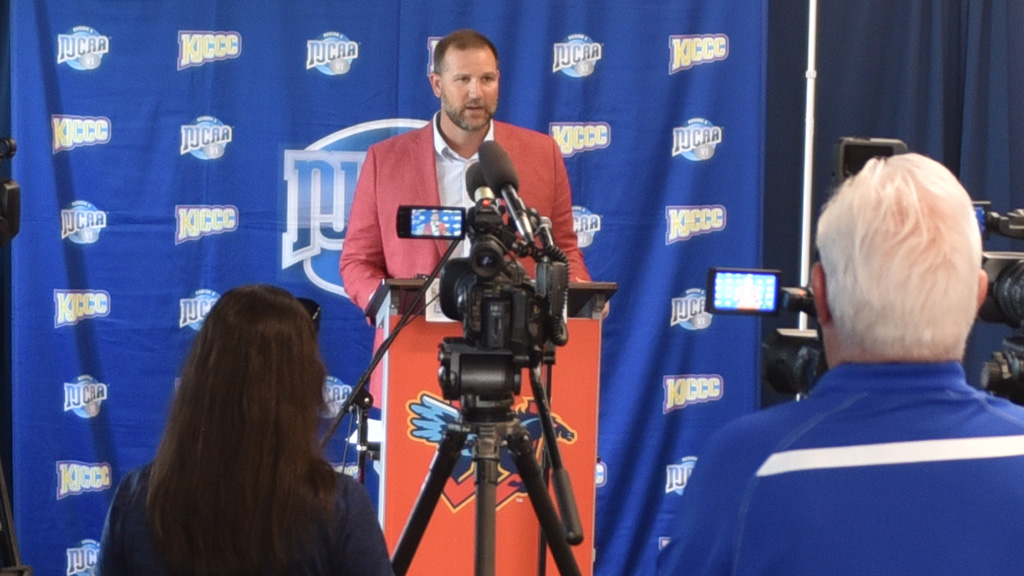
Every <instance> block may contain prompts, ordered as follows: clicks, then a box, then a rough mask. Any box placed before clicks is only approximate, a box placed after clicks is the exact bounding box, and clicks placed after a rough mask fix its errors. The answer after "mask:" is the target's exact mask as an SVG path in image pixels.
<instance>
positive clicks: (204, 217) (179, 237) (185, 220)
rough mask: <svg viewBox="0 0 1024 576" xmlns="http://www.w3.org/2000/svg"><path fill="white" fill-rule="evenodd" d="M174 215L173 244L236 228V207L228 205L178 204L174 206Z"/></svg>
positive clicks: (232, 230)
mask: <svg viewBox="0 0 1024 576" xmlns="http://www.w3.org/2000/svg"><path fill="white" fill-rule="evenodd" d="M174 217H175V219H176V220H177V222H178V225H177V227H176V228H175V229H176V230H177V232H176V233H175V235H174V244H175V245H178V244H181V243H183V242H188V241H189V240H198V239H200V238H202V237H203V236H210V235H211V234H223V233H225V232H234V231H235V230H237V229H238V208H236V207H235V206H230V205H228V206H217V205H214V206H188V205H179V206H175V207H174Z"/></svg>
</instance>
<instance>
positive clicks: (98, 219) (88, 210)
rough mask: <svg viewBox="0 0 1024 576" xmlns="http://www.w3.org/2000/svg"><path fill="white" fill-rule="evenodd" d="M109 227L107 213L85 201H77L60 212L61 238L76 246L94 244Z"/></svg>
mask: <svg viewBox="0 0 1024 576" xmlns="http://www.w3.org/2000/svg"><path fill="white" fill-rule="evenodd" d="M106 227H107V213H106V212H104V211H102V210H100V209H98V208H96V207H95V206H93V205H92V204H91V203H89V202H86V201H85V200H75V201H74V202H72V203H71V206H70V207H68V208H65V209H63V210H61V211H60V238H61V240H63V239H65V238H67V239H68V240H70V241H72V242H74V243H75V244H93V243H95V242H96V241H98V240H99V239H100V231H101V230H103V229H104V228H106Z"/></svg>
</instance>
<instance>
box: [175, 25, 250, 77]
mask: <svg viewBox="0 0 1024 576" xmlns="http://www.w3.org/2000/svg"><path fill="white" fill-rule="evenodd" d="M241 54H242V35H241V34H239V33H238V32H202V31H194V30H179V31H178V70H184V69H185V68H191V67H192V66H202V65H203V64H206V63H207V62H215V61H217V60H227V59H229V58H238V57H239V56H241Z"/></svg>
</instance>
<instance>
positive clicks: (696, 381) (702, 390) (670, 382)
mask: <svg viewBox="0 0 1024 576" xmlns="http://www.w3.org/2000/svg"><path fill="white" fill-rule="evenodd" d="M662 385H663V386H664V387H665V405H664V407H663V408H662V413H664V414H668V413H669V412H671V411H673V410H679V409H681V408H685V407H686V406H688V405H690V404H698V403H701V402H711V401H712V400H721V399H722V377H721V376H719V375H718V374H683V375H681V376H665V377H663V378H662Z"/></svg>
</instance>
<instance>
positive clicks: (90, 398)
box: [64, 374, 107, 418]
mask: <svg viewBox="0 0 1024 576" xmlns="http://www.w3.org/2000/svg"><path fill="white" fill-rule="evenodd" d="M106 399H107V385H106V384H104V383H102V382H97V381H96V379H95V378H93V377H92V376H89V375H88V374H83V375H81V376H79V377H78V380H76V381H74V382H65V383H64V411H65V412H68V411H74V413H75V414H76V415H77V416H78V417H79V418H93V417H95V416H96V415H97V414H99V413H100V403H101V402H103V401H104V400H106Z"/></svg>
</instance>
